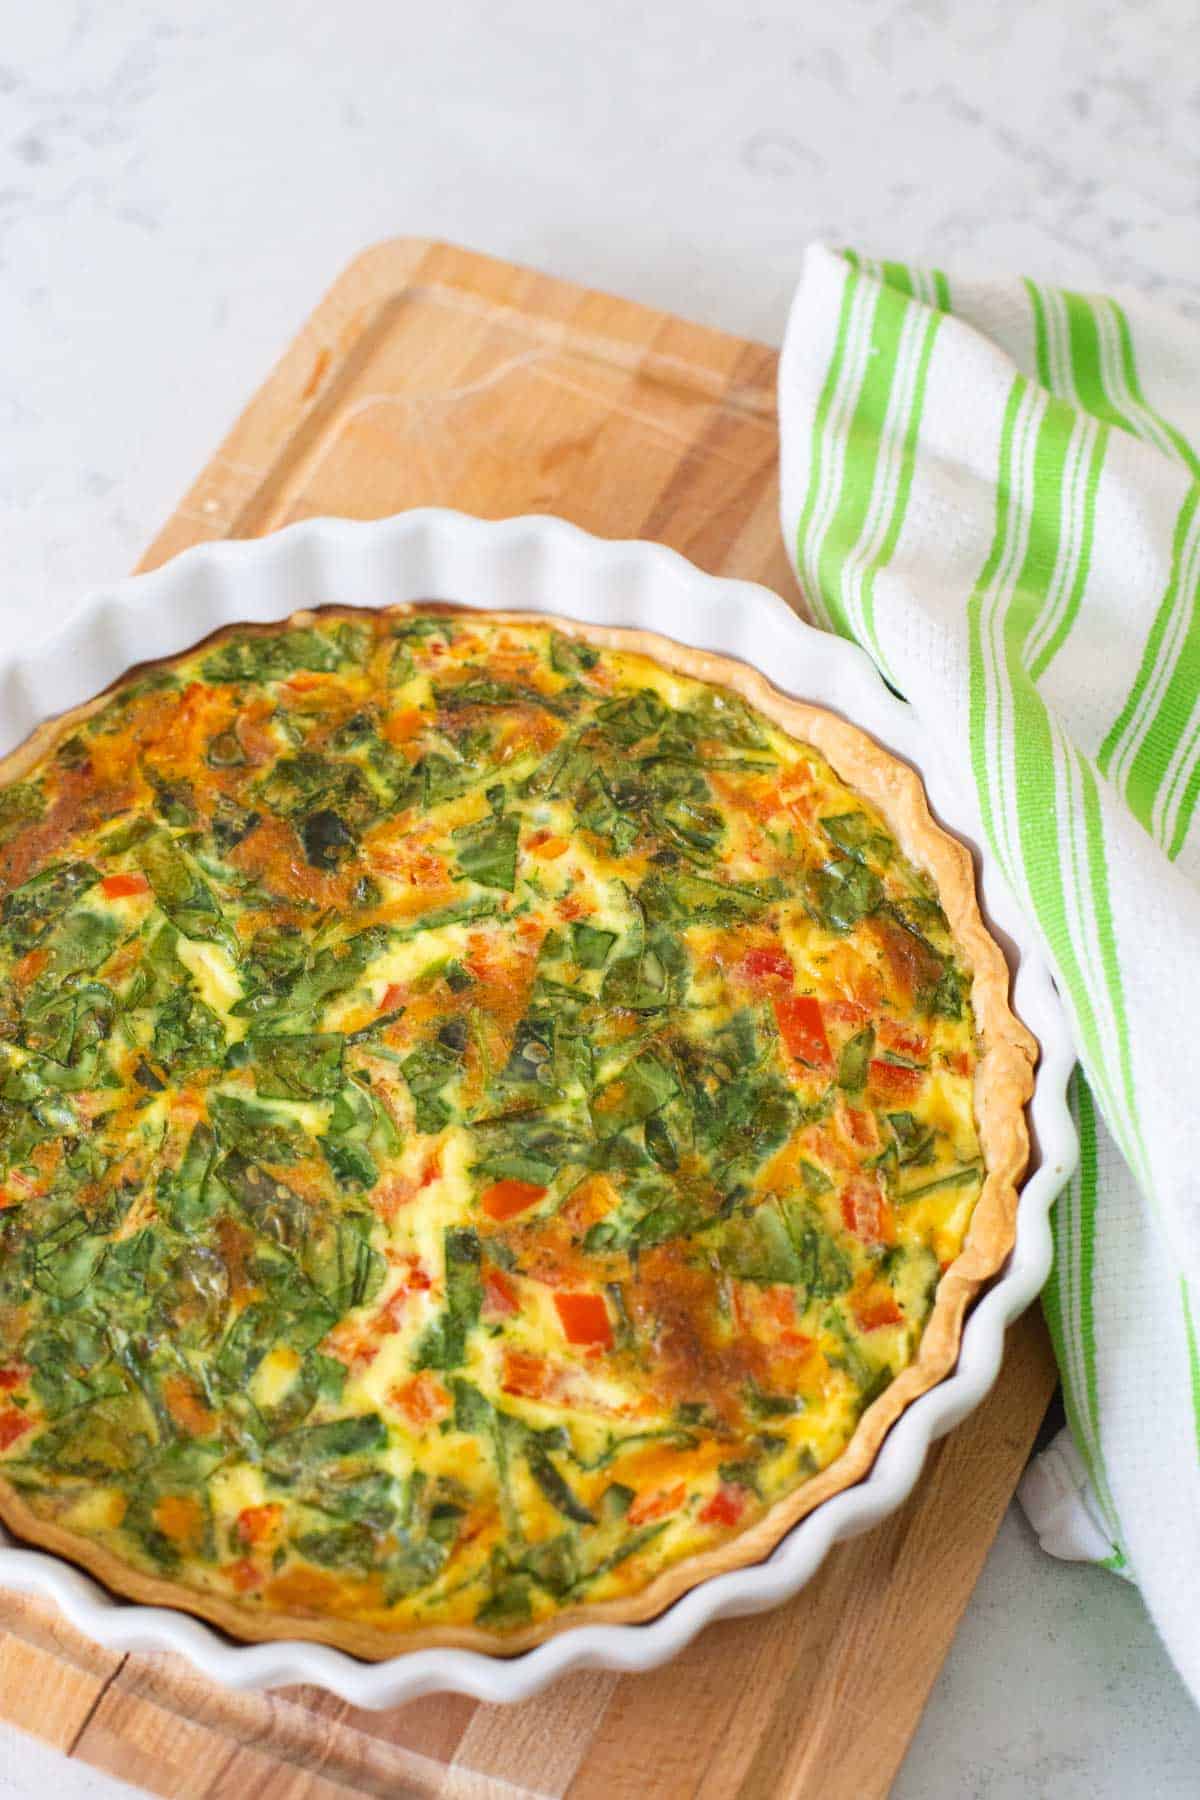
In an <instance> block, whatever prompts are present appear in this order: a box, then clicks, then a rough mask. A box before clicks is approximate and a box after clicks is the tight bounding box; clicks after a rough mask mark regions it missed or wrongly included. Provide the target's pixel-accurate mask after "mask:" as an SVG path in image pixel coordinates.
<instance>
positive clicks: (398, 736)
mask: <svg viewBox="0 0 1200 1800" xmlns="http://www.w3.org/2000/svg"><path fill="white" fill-rule="evenodd" d="M425 724H426V720H425V714H424V713H423V712H421V710H420V709H419V707H416V706H402V707H400V708H399V710H398V711H396V712H394V713H392V714H391V715H390V716H389V717H388V718H387V719H385V720H384V722H383V735H384V737H385V738H386V739H387V740H388V743H389V744H407V743H410V742H411V740H412V739H413V738H415V737H418V736H419V735H420V733H421V732H422V731H423V730H424V729H425Z"/></svg>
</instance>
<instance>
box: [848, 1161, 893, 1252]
mask: <svg viewBox="0 0 1200 1800" xmlns="http://www.w3.org/2000/svg"><path fill="white" fill-rule="evenodd" d="M842 1219H843V1221H844V1223H845V1226H846V1229H847V1231H852V1232H853V1233H854V1235H855V1237H856V1238H859V1239H861V1241H862V1242H863V1243H864V1244H890V1243H891V1242H892V1240H893V1239H894V1238H895V1235H896V1225H895V1221H894V1220H893V1218H892V1209H891V1207H890V1206H889V1205H888V1203H887V1200H886V1198H885V1196H884V1194H883V1192H882V1190H881V1188H880V1186H879V1183H878V1182H877V1181H871V1180H868V1179H867V1177H866V1176H856V1177H855V1179H854V1180H853V1181H851V1182H849V1183H848V1184H847V1186H846V1187H845V1188H843V1190H842Z"/></svg>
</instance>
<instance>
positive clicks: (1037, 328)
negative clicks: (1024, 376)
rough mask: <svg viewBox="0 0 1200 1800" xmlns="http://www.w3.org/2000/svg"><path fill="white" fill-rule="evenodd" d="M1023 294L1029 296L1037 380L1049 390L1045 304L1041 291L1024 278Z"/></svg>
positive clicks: (1048, 355) (1047, 327) (1048, 328)
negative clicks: (1031, 310)
mask: <svg viewBox="0 0 1200 1800" xmlns="http://www.w3.org/2000/svg"><path fill="white" fill-rule="evenodd" d="M1025 292H1026V293H1027V294H1028V295H1029V304H1030V305H1031V307H1032V308H1033V336H1034V351H1035V355H1036V357H1037V378H1038V381H1039V382H1040V383H1041V385H1042V387H1044V388H1046V389H1047V390H1049V388H1050V327H1049V325H1048V323H1047V320H1046V302H1045V301H1044V300H1043V299H1042V290H1041V289H1040V288H1039V287H1038V285H1037V283H1036V282H1033V281H1030V280H1029V277H1028V276H1026V277H1025Z"/></svg>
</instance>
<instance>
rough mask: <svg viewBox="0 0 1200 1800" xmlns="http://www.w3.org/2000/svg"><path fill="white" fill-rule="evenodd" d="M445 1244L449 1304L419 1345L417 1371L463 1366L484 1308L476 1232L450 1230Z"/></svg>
mask: <svg viewBox="0 0 1200 1800" xmlns="http://www.w3.org/2000/svg"><path fill="white" fill-rule="evenodd" d="M444 1243H445V1256H446V1303H445V1306H444V1307H443V1309H442V1312H441V1314H440V1315H439V1317H438V1318H436V1319H435V1320H434V1321H433V1323H432V1324H430V1325H428V1326H427V1327H426V1329H425V1331H424V1332H423V1333H422V1336H421V1339H420V1341H419V1343H418V1344H417V1349H416V1356H415V1358H414V1367H415V1368H418V1369H457V1368H458V1367H460V1365H461V1364H462V1362H463V1360H464V1358H465V1356H466V1349H467V1338H468V1336H469V1335H470V1333H471V1331H472V1329H473V1327H474V1326H475V1325H476V1323H477V1322H478V1319H479V1314H480V1310H481V1308H482V1306H483V1282H482V1281H481V1279H480V1275H479V1258H480V1250H479V1239H478V1237H477V1236H476V1234H475V1233H474V1232H473V1231H463V1230H460V1229H457V1228H451V1229H450V1230H448V1231H447V1232H446V1234H445V1238H444Z"/></svg>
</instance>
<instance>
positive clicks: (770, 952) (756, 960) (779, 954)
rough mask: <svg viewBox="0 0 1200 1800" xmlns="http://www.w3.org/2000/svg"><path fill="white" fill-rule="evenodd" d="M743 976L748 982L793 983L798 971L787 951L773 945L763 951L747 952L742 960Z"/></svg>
mask: <svg viewBox="0 0 1200 1800" xmlns="http://www.w3.org/2000/svg"><path fill="white" fill-rule="evenodd" d="M742 974H743V975H744V976H745V977H746V980H747V981H763V982H768V981H789V982H790V981H793V980H794V979H795V974H796V971H795V970H794V969H793V967H792V959H791V957H790V956H789V955H788V953H787V951H786V950H781V949H780V948H779V947H778V945H775V944H772V945H769V946H767V947H766V948H763V949H755V950H747V952H746V954H745V956H743V958H742Z"/></svg>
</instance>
